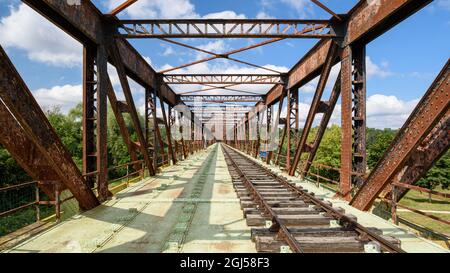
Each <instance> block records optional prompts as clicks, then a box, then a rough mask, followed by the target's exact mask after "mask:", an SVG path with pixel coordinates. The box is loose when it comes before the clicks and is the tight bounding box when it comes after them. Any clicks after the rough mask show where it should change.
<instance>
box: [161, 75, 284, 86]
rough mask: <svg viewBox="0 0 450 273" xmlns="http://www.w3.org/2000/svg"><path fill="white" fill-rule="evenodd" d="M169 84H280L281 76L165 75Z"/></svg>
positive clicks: (165, 80)
mask: <svg viewBox="0 0 450 273" xmlns="http://www.w3.org/2000/svg"><path fill="white" fill-rule="evenodd" d="M164 82H165V83H167V84H278V83H282V77H281V76H280V75H273V74H172V75H164Z"/></svg>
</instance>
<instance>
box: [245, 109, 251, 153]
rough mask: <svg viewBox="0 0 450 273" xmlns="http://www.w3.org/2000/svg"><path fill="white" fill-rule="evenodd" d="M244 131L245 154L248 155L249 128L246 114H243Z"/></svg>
mask: <svg viewBox="0 0 450 273" xmlns="http://www.w3.org/2000/svg"><path fill="white" fill-rule="evenodd" d="M244 129H245V152H246V153H247V154H250V151H249V146H250V128H249V123H248V112H247V113H245V121H244Z"/></svg>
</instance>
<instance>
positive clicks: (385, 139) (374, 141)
mask: <svg viewBox="0 0 450 273" xmlns="http://www.w3.org/2000/svg"><path fill="white" fill-rule="evenodd" d="M396 133H397V131H396V130H392V129H384V130H379V129H372V128H367V131H366V134H367V146H366V147H367V166H368V167H369V169H373V168H374V167H375V165H376V164H377V162H378V160H380V159H381V157H382V156H383V154H384V152H386V150H387V148H388V147H389V145H390V144H391V142H392V140H393V139H394V137H395V134H396Z"/></svg>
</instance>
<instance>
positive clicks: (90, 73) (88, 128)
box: [82, 46, 97, 188]
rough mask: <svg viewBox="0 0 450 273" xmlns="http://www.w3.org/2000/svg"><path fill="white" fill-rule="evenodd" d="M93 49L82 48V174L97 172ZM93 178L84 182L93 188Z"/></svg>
mask: <svg viewBox="0 0 450 273" xmlns="http://www.w3.org/2000/svg"><path fill="white" fill-rule="evenodd" d="M96 54H97V50H96V48H95V47H86V46H85V47H84V48H83V120H82V122H83V131H82V134H83V136H82V138H83V173H84V174H89V173H93V172H95V171H96V170H97V154H96V146H97V144H96V139H95V128H96V111H97V110H96V106H95V100H96V96H97V94H96V93H97V79H96V65H95V58H96ZM95 180H96V179H95V176H87V177H86V182H87V183H88V185H89V186H90V187H91V188H93V187H94V185H95Z"/></svg>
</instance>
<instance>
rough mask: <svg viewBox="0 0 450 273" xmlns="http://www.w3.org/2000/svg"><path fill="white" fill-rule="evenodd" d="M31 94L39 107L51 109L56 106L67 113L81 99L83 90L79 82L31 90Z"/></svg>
mask: <svg viewBox="0 0 450 273" xmlns="http://www.w3.org/2000/svg"><path fill="white" fill-rule="evenodd" d="M33 95H34V97H35V98H36V100H37V102H38V103H39V105H40V106H41V108H43V109H51V108H53V107H54V106H58V107H60V108H61V111H62V112H63V113H67V112H69V110H70V109H72V108H73V107H75V106H76V105H77V104H78V103H80V102H81V101H82V97H83V91H82V86H81V84H80V85H70V84H68V85H63V86H54V87H52V88H40V89H37V90H35V91H33Z"/></svg>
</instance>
